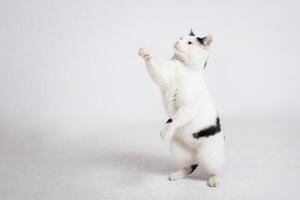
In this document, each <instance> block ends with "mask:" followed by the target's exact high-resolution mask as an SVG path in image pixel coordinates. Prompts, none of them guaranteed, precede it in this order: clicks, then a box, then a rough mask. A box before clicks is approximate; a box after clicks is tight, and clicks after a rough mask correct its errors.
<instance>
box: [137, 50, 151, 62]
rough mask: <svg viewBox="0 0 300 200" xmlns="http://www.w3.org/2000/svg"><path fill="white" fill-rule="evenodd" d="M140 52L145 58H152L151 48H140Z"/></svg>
mask: <svg viewBox="0 0 300 200" xmlns="http://www.w3.org/2000/svg"><path fill="white" fill-rule="evenodd" d="M138 54H139V56H140V57H142V58H143V59H150V58H151V56H150V53H149V50H148V49H147V48H140V49H139V51H138Z"/></svg>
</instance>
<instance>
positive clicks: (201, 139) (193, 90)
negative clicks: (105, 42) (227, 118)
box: [138, 30, 225, 187]
mask: <svg viewBox="0 0 300 200" xmlns="http://www.w3.org/2000/svg"><path fill="white" fill-rule="evenodd" d="M212 41H213V37H212V35H208V36H206V37H203V38H201V37H197V36H195V34H194V33H193V31H192V30H191V32H190V34H188V35H185V36H183V37H181V38H180V39H178V40H177V41H176V42H175V44H174V56H173V57H172V58H171V59H170V60H169V61H167V62H166V63H162V64H161V63H158V62H157V61H156V60H155V58H154V57H153V56H152V54H151V53H150V52H149V50H148V49H147V48H140V49H139V50H138V55H139V56H140V57H142V58H143V59H144V61H145V64H146V66H147V70H148V72H149V74H150V76H151V78H152V80H153V81H154V82H155V83H156V84H157V85H158V86H159V87H160V89H161V93H162V96H163V102H164V106H165V109H166V111H167V114H168V116H169V119H168V120H167V122H166V123H165V124H164V126H163V128H162V130H161V132H160V135H161V138H162V139H165V138H168V137H171V141H170V152H171V155H172V157H173V158H174V160H175V161H176V163H177V164H178V165H179V166H180V167H181V170H179V171H177V172H175V173H173V174H171V175H170V176H169V177H168V179H169V180H170V181H174V180H177V179H181V178H184V177H186V176H188V175H189V174H191V173H192V172H193V171H194V170H195V169H196V168H197V167H198V166H199V167H200V168H201V169H202V170H204V172H206V173H207V174H208V179H207V184H208V186H210V187H217V186H218V185H219V183H220V181H219V178H218V174H219V172H220V170H221V168H222V166H223V163H224V161H225V153H224V135H223V132H222V130H221V125H220V119H219V116H218V113H217V111H216V108H215V105H214V103H213V101H212V99H211V96H210V94H209V92H208V89H207V87H206V84H205V81H204V78H203V71H204V69H205V67H206V63H207V59H208V56H209V49H210V46H211V43H212Z"/></svg>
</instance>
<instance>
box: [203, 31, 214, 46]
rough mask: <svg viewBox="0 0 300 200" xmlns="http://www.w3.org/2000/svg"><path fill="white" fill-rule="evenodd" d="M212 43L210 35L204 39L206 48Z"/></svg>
mask: <svg viewBox="0 0 300 200" xmlns="http://www.w3.org/2000/svg"><path fill="white" fill-rule="evenodd" d="M212 41H213V36H212V35H211V34H209V35H208V36H206V37H205V40H204V42H205V45H206V46H209V45H210V44H211V43H212Z"/></svg>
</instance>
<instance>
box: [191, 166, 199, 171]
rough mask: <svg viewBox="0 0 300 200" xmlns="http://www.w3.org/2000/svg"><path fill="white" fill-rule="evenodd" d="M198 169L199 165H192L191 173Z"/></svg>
mask: <svg viewBox="0 0 300 200" xmlns="http://www.w3.org/2000/svg"><path fill="white" fill-rule="evenodd" d="M197 167H198V165H197V164H194V165H191V173H193V172H194V171H195V169H196V168H197Z"/></svg>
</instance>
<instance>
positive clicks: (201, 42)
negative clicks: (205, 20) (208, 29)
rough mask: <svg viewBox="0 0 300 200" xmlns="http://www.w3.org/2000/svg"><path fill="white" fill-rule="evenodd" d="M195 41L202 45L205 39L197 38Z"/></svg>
mask: <svg viewBox="0 0 300 200" xmlns="http://www.w3.org/2000/svg"><path fill="white" fill-rule="evenodd" d="M196 39H197V41H198V42H199V43H200V44H201V45H204V39H205V38H200V37H197V38H196Z"/></svg>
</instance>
